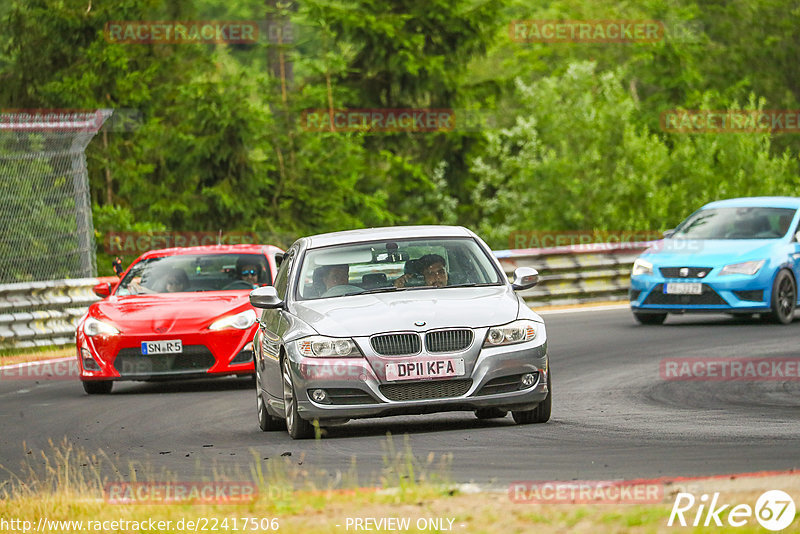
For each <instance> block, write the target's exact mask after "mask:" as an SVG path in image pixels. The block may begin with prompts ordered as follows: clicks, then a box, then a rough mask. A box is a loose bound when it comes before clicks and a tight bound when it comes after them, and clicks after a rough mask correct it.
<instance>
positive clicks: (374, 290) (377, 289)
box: [357, 286, 408, 295]
mask: <svg viewBox="0 0 800 534" xmlns="http://www.w3.org/2000/svg"><path fill="white" fill-rule="evenodd" d="M405 289H408V288H407V287H394V286H386V287H373V288H372V289H367V290H365V291H362V292H361V293H357V294H358V295H367V294H369V293H382V292H384V291H403V290H405Z"/></svg>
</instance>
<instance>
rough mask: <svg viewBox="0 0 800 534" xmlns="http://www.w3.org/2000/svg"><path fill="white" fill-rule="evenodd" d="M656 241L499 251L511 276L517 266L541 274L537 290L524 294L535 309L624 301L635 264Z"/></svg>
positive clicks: (498, 253)
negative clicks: (640, 255)
mask: <svg viewBox="0 0 800 534" xmlns="http://www.w3.org/2000/svg"><path fill="white" fill-rule="evenodd" d="M650 245H652V242H636V243H594V244H586V245H571V246H568V247H553V248H540V249H523V250H501V251H496V252H495V256H497V258H498V259H499V260H500V264H501V265H502V266H503V269H504V270H505V271H506V274H508V275H511V274H512V273H513V272H514V269H516V268H517V267H533V268H534V269H536V270H537V271H539V283H538V284H537V285H536V287H534V288H532V289H529V290H527V291H523V292H521V293H520V295H522V298H523V299H525V303H526V304H528V306H530V307H532V308H537V307H538V308H540V307H544V306H559V305H567V304H584V303H591V302H607V301H624V300H627V299H628V289H629V288H630V282H631V279H630V275H631V268H632V267H633V261H634V260H635V259H636V257H637V256H639V254H641V253H642V252H643V251H644V250H645V249H646V248H647V247H649V246H650Z"/></svg>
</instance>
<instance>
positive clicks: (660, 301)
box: [630, 265, 775, 313]
mask: <svg viewBox="0 0 800 534" xmlns="http://www.w3.org/2000/svg"><path fill="white" fill-rule="evenodd" d="M664 267H665V266H663V265H659V266H655V267H654V268H653V274H647V275H638V276H633V277H631V289H630V302H631V309H632V310H633V311H634V312H637V313H648V312H657V313H662V312H665V311H666V312H672V313H684V312H741V313H755V312H765V311H769V309H770V302H771V297H772V282H773V279H774V276H775V272H774V271H773V270H769V269H764V268H762V269H761V270H759V272H758V273H756V274H755V275H753V276H746V275H739V274H731V275H722V276H720V275H719V272H720V270H721V268H720V267H715V268H713V269H711V270H710V272H708V274H706V275H705V276H704V277H703V278H697V277H695V278H672V277H665V276H663V274H662V273H661V269H663V268H664ZM687 282H691V283H700V284H702V293H701V294H693V295H686V294H674V293H667V292H666V287H667V284H669V283H687Z"/></svg>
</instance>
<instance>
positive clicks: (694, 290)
mask: <svg viewBox="0 0 800 534" xmlns="http://www.w3.org/2000/svg"><path fill="white" fill-rule="evenodd" d="M664 293H667V294H669V295H702V294H703V284H700V283H697V282H670V283H667V284H664Z"/></svg>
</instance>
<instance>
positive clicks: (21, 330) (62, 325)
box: [0, 243, 649, 349]
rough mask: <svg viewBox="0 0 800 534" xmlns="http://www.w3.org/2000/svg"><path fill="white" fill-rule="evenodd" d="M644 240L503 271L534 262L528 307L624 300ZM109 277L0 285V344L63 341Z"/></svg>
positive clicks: (510, 257) (525, 253)
mask: <svg viewBox="0 0 800 534" xmlns="http://www.w3.org/2000/svg"><path fill="white" fill-rule="evenodd" d="M648 245H649V243H623V244H617V243H615V244H604V243H598V244H593V245H572V246H568V247H554V248H547V249H524V250H501V251H496V252H495V255H496V256H497V258H498V259H499V260H500V263H501V265H502V266H503V268H504V270H505V271H506V274H508V275H510V274H512V273H513V272H514V269H516V268H517V267H533V268H535V269H536V270H538V271H539V276H540V282H539V284H538V285H537V286H536V287H534V288H533V289H529V290H527V291H523V292H522V293H521V295H522V297H523V298H524V299H525V302H526V303H527V304H528V305H529V306H531V307H533V308H537V307H544V306H557V305H564V304H581V303H590V302H600V301H623V300H627V298H628V288H629V287H630V272H631V266H632V265H633V260H634V259H635V258H636V257H637V256H638V255H639V254H640V253H641V252H642V251H643V250H644V249H646V248H647V247H648ZM113 280H116V278H114V277H106V278H81V279H76V280H51V281H45V282H28V283H15V284H2V285H0V349H15V348H31V347H42V346H53V345H67V344H71V343H74V342H75V325H76V324H77V322H78V319H80V317H81V316H82V315H83V314H84V313H86V310H87V308H88V307H89V305H90V304H91V303H93V302H95V301H97V300H99V298H98V297H97V296H96V295H95V294H94V292H93V291H92V288H93V287H94V286H95V285H96V284H98V283H99V282H109V281H113Z"/></svg>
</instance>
